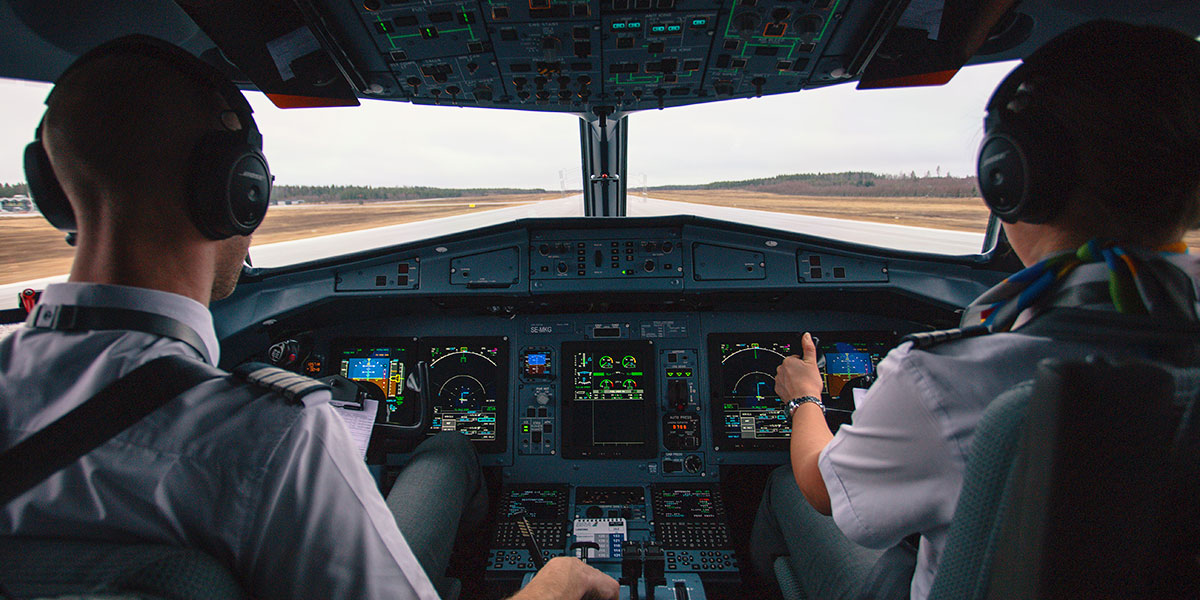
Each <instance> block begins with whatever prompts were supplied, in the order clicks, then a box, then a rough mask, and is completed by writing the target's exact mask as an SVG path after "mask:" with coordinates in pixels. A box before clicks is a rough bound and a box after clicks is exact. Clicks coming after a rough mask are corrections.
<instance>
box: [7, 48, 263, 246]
mask: <svg viewBox="0 0 1200 600" xmlns="http://www.w3.org/2000/svg"><path fill="white" fill-rule="evenodd" d="M119 54H128V55H135V56H146V57H150V58H153V59H155V60H160V61H162V62H164V63H166V64H168V65H170V66H171V67H172V68H174V69H175V70H176V71H178V72H179V73H180V74H182V75H184V76H186V77H188V78H190V79H192V80H194V81H196V82H198V83H199V84H200V85H201V86H202V87H204V88H205V89H211V90H215V91H216V92H217V93H218V94H220V95H221V97H222V98H224V99H225V102H227V103H228V105H229V107H230V108H229V109H228V111H229V112H233V113H234V114H236V115H237V118H238V121H239V122H240V124H241V129H239V130H237V131H217V130H214V131H212V132H209V133H206V134H205V135H204V137H202V138H201V139H200V141H199V142H197V144H196V146H195V147H194V148H193V149H192V152H191V157H190V159H189V166H188V180H187V190H188V214H189V215H190V216H191V219H192V222H193V223H194V224H195V225H196V228H197V229H199V230H200V232H201V233H202V234H204V236H205V237H207V238H209V239H213V240H221V239H225V238H228V237H232V236H235V235H249V234H250V233H252V232H253V231H254V230H255V228H257V227H258V226H259V224H261V223H262V220H263V217H265V216H266V214H267V205H268V203H269V201H270V197H271V184H272V181H273V179H274V178H273V177H272V176H271V170H270V168H269V167H268V166H267V159H266V157H265V156H263V153H262V134H261V133H259V131H258V126H257V125H256V124H255V123H254V118H253V117H252V116H251V113H252V112H253V109H251V108H250V103H248V102H246V98H245V97H244V96H242V93H241V91H239V90H238V89H237V87H236V86H234V85H233V83H232V82H231V81H229V79H228V78H227V77H225V76H224V75H223V74H221V72H220V71H217V70H216V69H215V68H214V67H212V66H211V65H209V64H207V63H205V62H204V61H202V60H200V59H198V58H196V57H195V56H192V55H191V54H189V53H188V52H187V51H185V50H183V49H182V48H179V47H177V46H174V45H172V44H169V43H167V42H164V41H162V40H160V39H157V38H153V37H150V36H146V35H130V36H125V37H122V38H118V39H116V40H113V41H111V42H107V43H105V44H101V45H100V46H97V47H96V48H93V49H92V50H89V51H88V52H87V53H85V54H84V55H83V56H80V57H79V59H78V60H76V61H75V62H74V63H72V64H71V66H69V67H67V70H66V71H64V72H63V74H62V75H61V76H60V77H59V81H62V80H63V78H65V77H66V76H67V75H68V74H70V73H71V71H72V70H74V69H76V68H78V67H79V66H80V65H82V64H85V63H87V62H89V61H92V60H95V59H97V58H101V57H107V56H113V55H119ZM55 90H57V88H55ZM53 97H54V90H51V92H50V95H49V96H48V97H47V98H46V103H47V104H49V102H50V99H51V98H53ZM44 123H45V117H43V119H42V122H41V123H38V128H37V131H36V132H35V133H34V140H33V142H31V143H30V144H29V145H27V146H26V147H25V179H26V181H27V182H28V184H29V195H30V196H31V197H32V199H33V202H34V204H35V205H36V206H37V208H38V210H39V211H41V213H42V216H44V217H45V218H46V220H48V221H50V224H51V225H54V226H55V227H56V228H58V229H60V230H62V231H65V232H67V241H68V243H72V245H73V240H74V236H75V233H76V231H77V230H78V229H77V224H76V222H75V212H74V210H72V209H71V204H70V202H68V201H67V195H66V193H64V192H63V189H62V185H61V184H59V181H58V178H57V177H56V176H55V174H54V169H53V168H52V167H51V165H50V158H49V157H48V156H47V155H46V149H45V147H44V146H43V145H42V127H43V125H44Z"/></svg>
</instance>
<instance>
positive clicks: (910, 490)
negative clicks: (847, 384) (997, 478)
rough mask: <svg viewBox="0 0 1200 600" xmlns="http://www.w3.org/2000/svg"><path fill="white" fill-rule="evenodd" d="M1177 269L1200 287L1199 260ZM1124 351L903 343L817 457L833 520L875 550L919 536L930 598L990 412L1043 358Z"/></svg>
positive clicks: (1004, 343) (1022, 342)
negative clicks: (975, 444) (970, 454)
mask: <svg viewBox="0 0 1200 600" xmlns="http://www.w3.org/2000/svg"><path fill="white" fill-rule="evenodd" d="M1175 262H1177V264H1179V265H1180V266H1181V267H1184V268H1185V270H1186V271H1187V272H1188V273H1189V274H1190V275H1191V276H1192V277H1193V280H1197V279H1200V277H1198V275H1197V274H1198V273H1200V261H1198V259H1196V258H1194V257H1191V256H1180V257H1176V258H1175ZM1097 267H1099V268H1103V267H1102V266H1100V265H1097ZM1090 270H1091V269H1084V268H1082V267H1081V268H1080V271H1090ZM1081 275H1087V273H1081ZM1122 350H1123V349H1121V348H1113V347H1102V346H1094V345H1089V344H1081V343H1073V342H1064V341H1056V340H1051V339H1048V338H1045V337H1036V336H1032V335H1026V334H1022V333H1020V329H1018V330H1017V331H1015V332H1011V333H997V334H992V335H985V336H982V337H976V338H969V339H963V340H958V341H955V342H949V343H945V344H942V345H937V346H933V347H931V348H929V349H927V350H915V349H913V347H912V344H911V343H905V344H901V345H900V346H899V347H897V348H896V349H894V350H892V351H891V352H890V353H888V355H887V357H885V358H884V360H883V361H882V362H881V363H880V364H879V379H878V380H877V381H876V383H875V384H874V385H873V386H872V387H871V389H870V390H868V392H867V394H866V395H865V396H864V397H863V399H862V401H861V402H860V405H859V407H858V409H857V410H856V411H855V413H854V422H853V424H852V425H846V426H843V427H842V428H841V429H839V430H838V433H837V435H835V436H834V438H833V441H831V442H830V443H829V445H828V446H826V447H825V449H824V450H823V451H822V452H821V454H820V458H819V459H818V463H817V464H818V466H819V467H820V470H821V475H822V478H823V479H824V481H825V487H826V489H827V490H828V491H829V498H830V502H831V506H832V509H833V518H834V521H835V522H836V523H837V525H838V527H839V528H840V529H841V530H842V532H843V533H845V535H846V537H848V538H849V539H851V540H853V541H855V542H857V543H859V544H861V545H863V546H867V547H869V548H887V547H890V546H893V545H895V544H897V543H899V542H900V540H902V539H903V538H904V537H906V536H908V535H910V534H912V533H920V534H921V543H920V547H919V551H918V556H917V567H916V572H915V573H914V575H913V583H912V589H911V597H912V598H913V599H914V600H921V599H923V598H926V597H927V596H928V595H929V590H930V586H931V585H932V584H933V578H934V575H935V574H936V572H937V566H938V563H939V561H940V558H941V553H942V550H943V549H944V548H945V545H946V534H947V532H948V530H949V527H950V521H951V519H952V518H953V517H954V509H955V506H956V505H957V503H958V496H959V492H960V491H961V488H962V482H963V471H964V470H965V468H966V455H967V450H968V448H970V445H971V440H972V439H973V437H974V433H975V426H976V425H977V424H978V423H979V418H980V417H981V416H982V415H983V411H984V409H986V408H987V405H988V404H989V403H990V402H991V401H992V400H994V399H995V398H996V397H997V396H999V395H1000V394H1001V393H1003V392H1005V391H1006V390H1008V389H1009V388H1011V387H1013V386H1015V385H1016V384H1018V383H1020V382H1022V381H1025V380H1027V379H1030V378H1032V377H1033V374H1034V373H1035V372H1036V367H1037V364H1038V362H1039V361H1041V360H1042V359H1045V358H1060V359H1065V360H1070V359H1082V358H1084V357H1086V356H1087V355H1088V354H1102V355H1118V354H1120V353H1122Z"/></svg>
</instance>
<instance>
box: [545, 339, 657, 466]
mask: <svg viewBox="0 0 1200 600" xmlns="http://www.w3.org/2000/svg"><path fill="white" fill-rule="evenodd" d="M562 373H563V374H564V375H563V376H564V382H563V384H564V388H565V390H564V394H563V395H564V399H563V426H564V427H565V428H566V430H565V432H564V434H563V436H562V439H563V456H565V457H566V458H652V457H654V456H657V454H658V429H657V427H656V426H655V417H656V410H655V407H656V401H655V390H656V388H655V387H654V345H653V344H652V343H651V342H649V341H621V342H599V341H591V342H566V343H564V344H563V345H562Z"/></svg>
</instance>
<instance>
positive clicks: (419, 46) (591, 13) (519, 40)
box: [355, 0, 858, 114]
mask: <svg viewBox="0 0 1200 600" xmlns="http://www.w3.org/2000/svg"><path fill="white" fill-rule="evenodd" d="M355 1H356V9H357V14H358V16H359V17H360V18H361V20H362V27H363V28H364V29H365V31H366V32H367V35H369V36H371V38H372V39H373V40H374V42H375V47H376V49H377V50H378V52H379V53H380V57H381V58H382V64H385V65H386V68H387V69H388V70H389V71H390V73H391V74H392V75H394V76H395V77H396V80H397V81H398V82H399V83H400V89H399V90H397V91H395V94H396V95H397V97H396V98H394V99H402V100H409V101H411V102H415V103H421V104H442V105H459V106H483V107H494V108H516V109H522V110H538V111H558V112H574V113H589V112H597V111H600V112H606V113H610V114H611V113H613V112H628V111H633V110H642V109H652V108H664V107H667V106H679V105H685V104H695V103H699V102H711V101H714V100H721V99H727V98H734V97H754V96H762V95H767V94H778V93H784V92H793V91H797V90H799V89H801V88H802V87H811V86H812V85H825V84H829V83H834V82H836V81H837V80H838V79H839V77H842V76H844V75H843V74H842V73H840V72H838V70H837V68H838V67H839V66H842V65H844V64H845V63H846V62H847V61H848V60H849V58H850V57H843V56H833V57H825V59H824V60H822V51H823V49H824V48H825V47H826V46H827V45H828V42H829V40H830V39H831V37H833V36H834V35H835V32H837V31H839V30H852V29H853V27H850V28H847V26H846V24H845V23H844V19H843V18H842V17H844V16H845V15H847V14H848V13H847V11H846V6H845V5H848V4H849V3H850V1H851V0H810V1H807V2H797V1H796V0H723V1H719V2H713V1H710V0H487V1H483V2H480V1H463V0H454V1H451V2H438V1H433V2H427V1H421V0H355ZM850 14H858V13H850ZM368 62H371V63H372V64H378V63H379V61H376V60H371V61H368ZM388 93H392V92H391V91H390V90H389V91H388V92H385V93H384V95H383V97H386V96H387V94H388Z"/></svg>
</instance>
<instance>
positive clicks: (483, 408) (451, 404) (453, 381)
mask: <svg viewBox="0 0 1200 600" xmlns="http://www.w3.org/2000/svg"><path fill="white" fill-rule="evenodd" d="M421 354H422V356H423V357H424V359H425V360H426V361H428V362H429V390H430V399H431V401H432V403H433V414H432V422H431V424H430V428H429V435H434V434H437V433H439V432H442V431H457V432H459V433H462V434H463V435H466V436H467V437H468V438H470V440H471V441H473V442H476V443H477V444H478V446H477V447H478V449H479V451H480V452H503V451H504V450H505V448H506V440H505V433H506V427H505V423H506V422H507V419H506V415H507V406H508V398H507V393H508V377H507V374H508V341H507V339H505V338H425V339H423V340H422V350H421Z"/></svg>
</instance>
